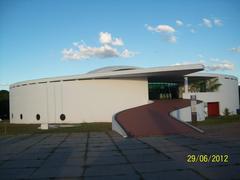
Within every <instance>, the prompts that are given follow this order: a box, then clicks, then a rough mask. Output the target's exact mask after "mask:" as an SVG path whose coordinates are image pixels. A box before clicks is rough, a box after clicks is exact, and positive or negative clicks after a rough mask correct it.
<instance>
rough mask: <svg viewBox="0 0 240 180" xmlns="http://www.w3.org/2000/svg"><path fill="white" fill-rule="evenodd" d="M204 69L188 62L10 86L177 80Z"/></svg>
mask: <svg viewBox="0 0 240 180" xmlns="http://www.w3.org/2000/svg"><path fill="white" fill-rule="evenodd" d="M202 70H204V65H202V64H189V65H175V66H167V67H153V68H136V69H127V70H115V71H107V72H106V71H104V72H96V73H94V72H93V73H86V74H81V75H74V76H63V77H56V78H44V79H37V80H29V81H23V82H19V83H15V84H13V85H11V86H19V85H21V84H33V83H46V82H58V81H70V80H85V79H106V78H110V79H117V78H147V79H149V80H150V81H153V80H158V81H163V82H164V81H166V82H179V81H182V79H183V77H184V76H185V75H187V74H190V73H194V72H199V71H202ZM11 86H10V87H11Z"/></svg>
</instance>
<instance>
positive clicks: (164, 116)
mask: <svg viewBox="0 0 240 180" xmlns="http://www.w3.org/2000/svg"><path fill="white" fill-rule="evenodd" d="M187 106H190V100H187V99H175V100H159V101H155V102H153V103H151V104H147V105H143V106H139V107H135V108H132V109H127V110H125V111H122V112H119V113H118V114H117V115H116V120H117V122H118V123H119V124H120V125H121V126H122V128H123V129H124V130H125V131H126V133H127V134H128V136H133V137H143V136H152V135H170V134H184V133H190V132H195V130H194V129H192V128H191V127H189V126H187V125H186V124H184V123H182V122H180V121H178V120H176V119H175V118H173V117H171V116H170V112H172V111H174V110H177V109H181V108H184V107H187Z"/></svg>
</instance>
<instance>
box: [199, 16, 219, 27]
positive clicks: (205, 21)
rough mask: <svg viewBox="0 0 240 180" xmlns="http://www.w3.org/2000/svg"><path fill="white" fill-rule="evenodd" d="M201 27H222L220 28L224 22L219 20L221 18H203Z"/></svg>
mask: <svg viewBox="0 0 240 180" xmlns="http://www.w3.org/2000/svg"><path fill="white" fill-rule="evenodd" d="M200 25H203V26H205V27H207V28H212V27H214V26H215V27H216V26H218V27H220V26H222V25H223V22H222V20H221V19H219V18H214V19H209V18H203V19H202V24H200Z"/></svg>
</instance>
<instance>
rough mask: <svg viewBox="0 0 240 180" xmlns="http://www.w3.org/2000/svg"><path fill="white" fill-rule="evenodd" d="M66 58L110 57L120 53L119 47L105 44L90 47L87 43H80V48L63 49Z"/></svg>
mask: <svg viewBox="0 0 240 180" xmlns="http://www.w3.org/2000/svg"><path fill="white" fill-rule="evenodd" d="M62 53H63V58H64V59H73V60H77V59H79V60H81V59H89V58H93V57H95V58H109V57H118V56H119V53H118V51H117V49H115V48H113V47H111V46H109V45H103V46H100V47H90V46H85V45H79V46H78V49H75V50H74V49H72V48H70V49H64V50H63V51H62Z"/></svg>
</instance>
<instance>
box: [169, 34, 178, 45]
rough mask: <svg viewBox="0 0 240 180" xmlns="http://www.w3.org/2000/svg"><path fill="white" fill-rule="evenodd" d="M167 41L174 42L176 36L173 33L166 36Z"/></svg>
mask: <svg viewBox="0 0 240 180" xmlns="http://www.w3.org/2000/svg"><path fill="white" fill-rule="evenodd" d="M167 41H168V42H170V43H176V42H177V37H176V36H175V35H171V36H168V37H167Z"/></svg>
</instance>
